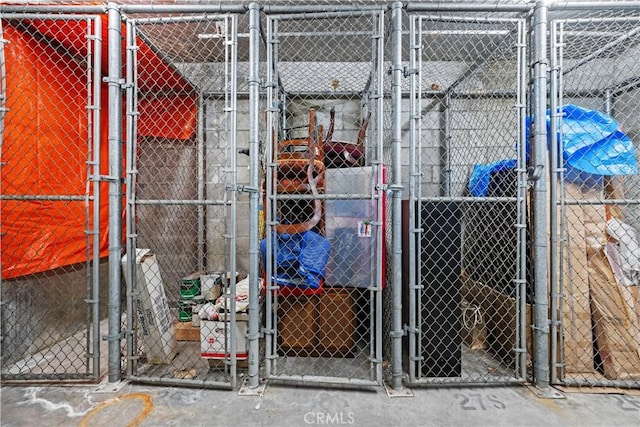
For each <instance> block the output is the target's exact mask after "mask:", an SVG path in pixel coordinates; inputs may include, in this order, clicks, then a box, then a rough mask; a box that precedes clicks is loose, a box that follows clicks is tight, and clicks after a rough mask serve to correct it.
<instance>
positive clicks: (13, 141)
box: [0, 14, 107, 381]
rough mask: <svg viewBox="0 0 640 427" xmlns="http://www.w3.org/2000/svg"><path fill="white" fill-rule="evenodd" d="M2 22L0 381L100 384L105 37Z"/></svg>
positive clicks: (61, 24) (53, 23)
mask: <svg viewBox="0 0 640 427" xmlns="http://www.w3.org/2000/svg"><path fill="white" fill-rule="evenodd" d="M0 22H1V23H0V25H1V26H2V41H1V43H0V48H1V56H0V59H1V61H0V70H1V72H2V85H1V89H2V93H1V95H2V97H1V98H2V124H1V126H2V127H1V129H2V132H1V134H2V169H1V170H2V305H1V318H2V319H1V322H2V379H3V380H4V381H11V380H96V379H97V378H99V376H100V361H99V354H100V348H99V346H100V338H99V321H100V320H99V319H100V317H99V311H100V306H99V296H100V294H104V292H101V289H100V288H99V284H100V277H101V276H102V277H104V274H105V272H106V270H105V268H104V267H105V265H104V263H100V256H101V254H104V250H105V248H106V246H105V243H106V240H105V230H106V225H107V220H106V216H105V215H104V213H105V212H106V211H104V210H103V209H101V208H100V203H99V202H100V197H101V193H102V196H104V191H103V190H104V189H105V188H102V189H101V188H100V184H99V179H100V178H99V176H100V174H101V173H103V172H104V169H103V167H102V164H101V163H100V151H101V149H100V139H101V133H100V127H99V123H100V113H99V108H100V107H104V105H101V97H100V86H99V84H100V82H99V74H98V75H97V76H96V75H95V74H94V70H96V69H99V68H100V61H101V58H100V56H99V53H97V51H96V50H97V46H96V42H95V35H96V34H97V33H98V32H99V31H100V30H101V29H100V28H99V26H98V25H97V22H98V21H96V20H95V18H94V17H92V16H63V15H60V16H56V15H52V16H49V17H46V16H32V17H28V15H9V14H4V15H3V17H2V21H0ZM52 34H57V35H58V36H57V37H56V38H55V40H52V37H51V35H52ZM71 58H73V60H71ZM96 83H97V86H96ZM61 118H64V120H61ZM102 291H104V289H103V290H102ZM103 307H104V306H103Z"/></svg>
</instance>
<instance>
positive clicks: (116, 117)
mask: <svg viewBox="0 0 640 427" xmlns="http://www.w3.org/2000/svg"><path fill="white" fill-rule="evenodd" d="M107 9H108V15H109V21H108V42H109V44H108V46H109V54H108V57H109V77H108V78H107V84H108V93H109V304H108V314H109V335H108V337H107V339H108V342H109V369H108V380H109V382H110V383H112V382H118V381H119V380H120V366H121V365H120V340H121V336H120V321H121V319H120V314H121V307H120V277H121V272H120V257H121V255H122V182H121V178H122V93H121V81H120V80H121V78H122V29H121V26H120V22H121V14H120V9H119V8H118V6H117V5H116V4H115V3H113V2H110V3H109V4H108V6H107ZM129 262H134V260H131V259H130V260H129Z"/></svg>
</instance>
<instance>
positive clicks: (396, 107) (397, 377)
mask: <svg viewBox="0 0 640 427" xmlns="http://www.w3.org/2000/svg"><path fill="white" fill-rule="evenodd" d="M391 9H392V25H393V30H392V49H391V51H392V57H393V59H392V64H391V70H392V82H391V86H392V92H391V97H392V103H391V110H392V124H391V126H392V136H391V146H392V147H391V148H392V153H393V158H392V164H393V167H392V171H393V183H392V185H391V191H392V192H393V213H392V218H393V222H392V227H393V233H392V243H393V259H392V283H391V287H392V292H393V325H392V328H393V330H392V331H391V338H392V346H393V347H392V357H393V358H392V360H391V375H392V382H391V386H392V387H393V388H394V389H396V390H399V389H401V388H402V336H403V328H402V222H401V218H402V164H401V152H400V150H401V143H402V128H401V122H402V105H401V103H402V82H401V78H402V76H403V69H402V3H400V2H395V3H393V5H392V6H391Z"/></svg>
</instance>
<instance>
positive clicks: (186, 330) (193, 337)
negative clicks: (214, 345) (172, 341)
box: [173, 322, 200, 342]
mask: <svg viewBox="0 0 640 427" xmlns="http://www.w3.org/2000/svg"><path fill="white" fill-rule="evenodd" d="M173 330H174V331H175V334H176V340H178V341H198V342H200V328H199V327H196V326H193V323H191V322H176V323H174V324H173Z"/></svg>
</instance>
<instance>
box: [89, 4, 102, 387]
mask: <svg viewBox="0 0 640 427" xmlns="http://www.w3.org/2000/svg"><path fill="white" fill-rule="evenodd" d="M93 37H94V43H93V46H94V48H93V79H92V83H93V106H92V108H93V110H92V122H93V136H92V139H93V158H92V159H91V160H92V162H93V168H92V171H91V174H92V180H93V233H94V234H93V254H92V271H91V276H92V278H93V293H92V297H91V298H92V299H93V343H92V344H93V347H92V353H93V358H94V359H93V373H94V375H96V376H100V224H101V221H100V203H101V198H100V180H99V176H100V166H101V162H100V160H101V159H100V147H101V145H102V139H101V135H102V127H101V126H100V123H102V121H101V115H102V110H101V104H102V18H101V17H100V16H96V17H95V18H94V19H93Z"/></svg>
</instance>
